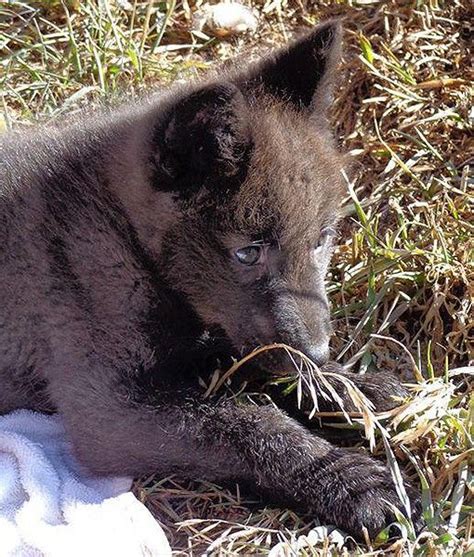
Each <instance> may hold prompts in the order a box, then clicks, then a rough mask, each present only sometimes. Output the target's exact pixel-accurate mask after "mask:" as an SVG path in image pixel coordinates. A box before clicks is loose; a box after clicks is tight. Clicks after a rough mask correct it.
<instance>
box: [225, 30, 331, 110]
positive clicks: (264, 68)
mask: <svg viewBox="0 0 474 557" xmlns="http://www.w3.org/2000/svg"><path fill="white" fill-rule="evenodd" d="M340 43H341V26H340V23H339V22H337V21H328V22H326V23H323V24H321V25H319V26H317V27H316V28H315V29H314V30H313V31H311V32H310V33H308V34H307V35H305V36H304V37H303V38H300V39H298V40H296V41H295V42H293V43H290V44H289V45H288V46H287V47H285V48H282V49H281V50H279V51H277V52H276V53H275V54H271V55H270V56H268V57H266V58H264V59H263V60H262V62H260V63H258V64H256V65H255V66H254V67H253V68H251V69H250V71H249V72H248V74H247V75H244V76H243V77H241V78H239V79H238V80H236V81H237V83H238V84H239V85H240V86H241V87H242V88H243V89H244V90H245V91H247V94H250V95H251V94H252V91H254V90H258V89H263V90H265V91H267V92H268V93H270V94H271V95H272V96H274V97H276V98H278V99H282V100H284V101H288V102H290V103H292V104H294V105H295V106H296V107H297V108H300V109H302V108H303V109H304V108H308V107H310V106H311V105H312V102H313V99H314V97H315V94H316V93H317V92H318V88H320V87H327V88H329V89H330V85H331V84H330V78H331V76H332V74H333V71H334V69H335V67H336V66H337V64H338V62H339V58H340V49H341V46H340ZM324 96H325V95H321V98H323V97H324Z"/></svg>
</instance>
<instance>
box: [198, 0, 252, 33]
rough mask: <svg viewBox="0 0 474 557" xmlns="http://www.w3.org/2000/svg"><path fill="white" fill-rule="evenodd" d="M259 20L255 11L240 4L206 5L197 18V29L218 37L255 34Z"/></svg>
mask: <svg viewBox="0 0 474 557" xmlns="http://www.w3.org/2000/svg"><path fill="white" fill-rule="evenodd" d="M257 25H258V19H257V16H256V14H255V12H254V11H253V10H251V9H250V8H248V7H247V6H244V5H242V4H239V3H238V2H220V3H219V4H204V5H203V6H202V7H201V9H200V11H199V12H198V13H197V14H196V16H195V27H196V28H197V29H198V30H199V31H203V30H207V31H209V33H211V34H212V35H215V36H216V37H228V36H230V35H237V34H239V33H246V32H249V31H250V32H254V31H256V29H257Z"/></svg>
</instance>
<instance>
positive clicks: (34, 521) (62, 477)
mask: <svg viewBox="0 0 474 557" xmlns="http://www.w3.org/2000/svg"><path fill="white" fill-rule="evenodd" d="M131 483H132V480H131V479H130V478H117V477H115V478H94V477H91V476H88V475H87V474H85V473H84V471H81V469H80V467H79V465H78V464H77V462H76V461H75V460H74V458H73V457H72V456H71V452H70V445H69V443H68V441H67V440H66V438H65V433H64V429H63V426H62V424H61V420H60V418H59V417H58V416H46V415H43V414H38V413H35V412H31V411H27V410H20V411H17V412H13V413H11V414H9V415H7V416H0V557H7V556H8V557H13V556H14V557H76V556H77V557H79V556H80V557H108V556H110V557H122V556H123V557H135V556H137V557H138V556H142V555H146V556H159V557H167V556H170V555H171V550H170V547H169V544H168V541H167V539H166V537H165V535H164V533H163V530H162V529H161V527H160V525H159V524H158V523H157V522H156V520H155V519H154V518H153V517H152V515H151V514H150V513H149V512H148V510H147V509H146V508H145V507H144V506H143V504H142V503H140V502H139V501H138V500H137V499H136V498H135V497H134V495H133V494H132V493H130V492H129V489H130V486H131Z"/></svg>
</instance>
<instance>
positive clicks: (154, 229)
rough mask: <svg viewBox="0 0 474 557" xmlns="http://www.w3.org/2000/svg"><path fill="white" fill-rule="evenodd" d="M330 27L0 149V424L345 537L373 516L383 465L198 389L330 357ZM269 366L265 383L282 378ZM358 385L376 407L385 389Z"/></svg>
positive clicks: (333, 165)
mask: <svg viewBox="0 0 474 557" xmlns="http://www.w3.org/2000/svg"><path fill="white" fill-rule="evenodd" d="M340 34H341V31H340V26H339V24H338V23H335V22H332V21H329V22H326V23H324V24H322V25H320V26H318V27H316V28H315V29H314V30H313V31H312V32H310V33H309V34H308V35H306V36H304V37H303V38H301V39H299V40H297V41H296V42H293V43H291V44H289V45H288V46H287V47H285V48H283V49H280V50H277V51H276V52H274V53H272V54H270V55H269V56H267V57H265V58H263V59H262V60H261V61H260V62H259V63H257V64H254V65H250V66H249V68H247V69H246V70H243V71H239V70H237V69H234V70H231V71H228V72H227V73H225V74H223V77H221V78H219V79H211V80H208V81H206V82H203V83H197V84H196V83H195V84H190V85H186V86H179V87H177V88H174V89H172V90H171V91H170V92H169V93H167V94H164V95H161V96H159V97H152V98H151V99H149V100H148V101H143V102H139V103H137V105H136V106H130V105H128V106H126V107H123V108H118V109H116V110H112V111H110V112H109V113H102V114H100V115H97V114H93V115H87V114H86V115H84V117H83V118H81V119H80V121H75V120H65V121H63V122H62V123H60V124H59V125H55V124H52V125H47V126H44V127H38V128H36V129H33V130H32V131H26V132H12V133H9V134H5V135H4V136H3V137H2V139H1V144H0V277H1V279H0V280H1V288H0V308H1V309H0V383H1V391H0V412H2V413H6V412H9V411H11V410H13V409H16V408H32V409H38V410H45V411H57V412H60V413H61V414H62V416H63V419H64V422H65V425H66V428H67V431H68V434H69V436H70V438H71V439H72V441H73V444H74V448H75V451H76V454H77V457H78V458H79V459H80V461H81V462H82V463H83V464H84V465H86V466H87V467H89V468H90V469H91V470H93V471H94V472H96V473H100V474H130V475H138V474H144V473H149V472H157V473H159V474H170V473H173V474H180V475H182V476H186V477H191V478H192V477H196V478H197V477H199V478H206V479H208V480H212V481H219V482H225V481H237V482H242V483H243V484H245V485H246V486H251V488H252V489H253V490H254V491H255V492H258V493H259V494H261V495H262V496H263V497H265V498H267V499H268V500H273V501H276V502H279V503H281V504H284V505H288V506H291V507H293V508H295V509H299V510H302V511H305V512H309V513H313V514H314V515H316V516H318V517H319V518H320V519H321V520H323V521H326V522H330V523H332V524H337V525H339V526H340V527H342V528H344V529H345V530H346V531H348V532H350V533H351V534H353V535H355V536H360V535H361V533H362V531H363V527H366V528H367V529H368V531H369V533H370V534H371V535H373V534H376V533H377V532H378V531H379V530H380V529H381V528H382V527H384V526H385V525H386V524H388V523H390V522H391V521H392V519H393V514H392V511H391V508H390V506H389V503H392V504H393V505H395V506H397V507H400V506H401V505H400V501H399V499H398V497H397V494H396V491H395V488H394V486H393V483H392V480H391V477H390V473H389V471H388V470H387V469H386V467H385V466H384V465H383V464H381V463H379V462H377V461H376V460H374V459H371V458H370V457H369V456H365V455H363V454H359V453H354V452H349V451H347V450H345V449H342V448H338V447H336V446H333V445H331V444H330V443H329V442H327V441H325V440H324V439H323V438H321V437H319V436H317V435H315V434H314V433H311V432H310V431H309V430H307V429H306V428H305V427H304V426H303V425H301V424H300V423H298V422H297V421H295V420H294V419H292V418H291V417H289V416H287V415H286V414H285V413H284V412H283V411H281V410H279V409H277V408H275V407H273V406H269V407H256V406H253V405H248V406H246V405H243V404H237V403H236V402H235V401H232V400H213V399H207V400H203V399H202V396H201V394H200V391H199V389H198V387H197V385H198V376H199V373H200V372H201V371H202V370H205V371H207V372H208V371H209V370H210V369H213V368H211V367H210V366H211V362H212V361H213V358H216V357H218V358H219V359H220V360H221V361H224V360H225V358H228V359H230V358H231V357H234V358H239V357H241V356H243V355H245V354H248V353H249V352H250V351H252V350H253V349H254V348H256V347H257V346H259V345H263V344H267V343H271V342H282V343H286V344H289V345H291V346H293V347H294V348H297V349H299V350H301V351H303V352H304V353H306V354H307V355H308V356H309V357H310V358H312V359H313V360H314V361H315V362H316V363H317V364H320V365H321V364H324V362H325V361H326V360H327V358H328V340H329V335H330V332H331V330H330V322H329V312H328V302H327V298H326V294H325V290H324V277H325V274H326V270H327V267H328V263H329V260H330V256H331V247H332V236H333V233H334V227H335V225H336V221H337V218H338V212H339V204H340V201H341V198H342V196H343V192H344V184H343V181H342V180H341V172H340V170H341V166H342V162H343V161H342V157H341V155H340V154H339V153H338V151H337V149H336V147H335V145H334V142H333V140H332V137H331V133H330V130H329V126H328V124H327V121H326V113H327V109H328V107H329V105H330V103H331V88H332V82H333V81H334V76H335V69H336V66H337V64H338V61H339V57H340V42H341V39H340ZM272 354H273V356H272V357H270V356H268V357H267V358H262V360H261V366H262V370H264V369H266V370H270V371H271V370H272V369H277V368H280V369H281V367H282V366H283V367H284V366H286V367H287V368H289V366H288V362H286V361H285V356H284V355H282V356H277V355H276V352H273V353H272ZM354 377H355V376H354ZM357 381H358V382H359V383H358V384H359V386H360V388H361V389H362V390H364V392H366V393H367V394H368V396H369V397H372V398H374V400H375V402H376V403H380V404H379V406H380V405H381V406H384V405H387V404H389V402H388V401H389V398H390V397H389V395H390V394H392V393H393V392H395V393H396V392H397V390H400V389H401V387H400V386H399V385H398V383H396V382H395V381H393V380H392V382H391V383H390V385H385V382H386V378H385V377H384V376H383V377H382V378H381V377H378V376H370V375H369V376H366V379H360V378H358V379H357ZM382 385H385V387H384V388H382ZM387 391H390V392H389V393H388V394H387V395H386V396H385V398H384V397H383V396H382V395H381V392H384V393H386V392H387ZM380 397H382V400H381V399H380ZM380 400H381V402H380ZM409 489H411V488H409ZM410 493H411V495H412V499H413V501H414V503H413V504H412V508H413V512H414V514H415V515H416V516H418V515H419V504H418V502H417V496H416V495H415V492H414V491H413V492H412V491H410Z"/></svg>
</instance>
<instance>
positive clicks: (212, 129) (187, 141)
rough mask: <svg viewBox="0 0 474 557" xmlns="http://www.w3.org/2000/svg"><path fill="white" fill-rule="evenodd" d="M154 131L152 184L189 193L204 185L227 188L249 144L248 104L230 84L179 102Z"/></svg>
mask: <svg viewBox="0 0 474 557" xmlns="http://www.w3.org/2000/svg"><path fill="white" fill-rule="evenodd" d="M161 120H162V121H161V124H160V125H158V126H157V128H156V129H155V133H154V140H153V143H154V151H155V154H154V164H155V168H156V172H155V180H154V183H155V185H156V186H157V187H158V188H159V189H161V190H169V191H177V192H181V193H182V194H185V195H190V194H191V193H192V192H195V191H197V190H199V189H201V188H202V187H203V186H205V185H207V186H212V187H213V188H218V189H220V190H228V189H229V188H231V187H233V184H234V182H237V181H240V180H241V179H242V173H243V172H246V168H247V161H248V153H249V149H250V146H251V134H250V125H249V121H248V106H247V102H246V101H245V99H244V97H243V95H242V93H241V92H240V90H239V89H238V88H237V87H236V86H235V85H233V84H231V83H221V84H214V85H209V86H207V87H204V88H202V89H199V90H198V91H196V92H194V93H191V94H190V95H188V96H186V97H184V98H183V99H182V100H180V101H178V102H177V103H176V104H175V105H174V106H173V107H172V108H171V109H170V110H169V111H168V113H167V114H165V115H164V117H163V118H162V119H161Z"/></svg>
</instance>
